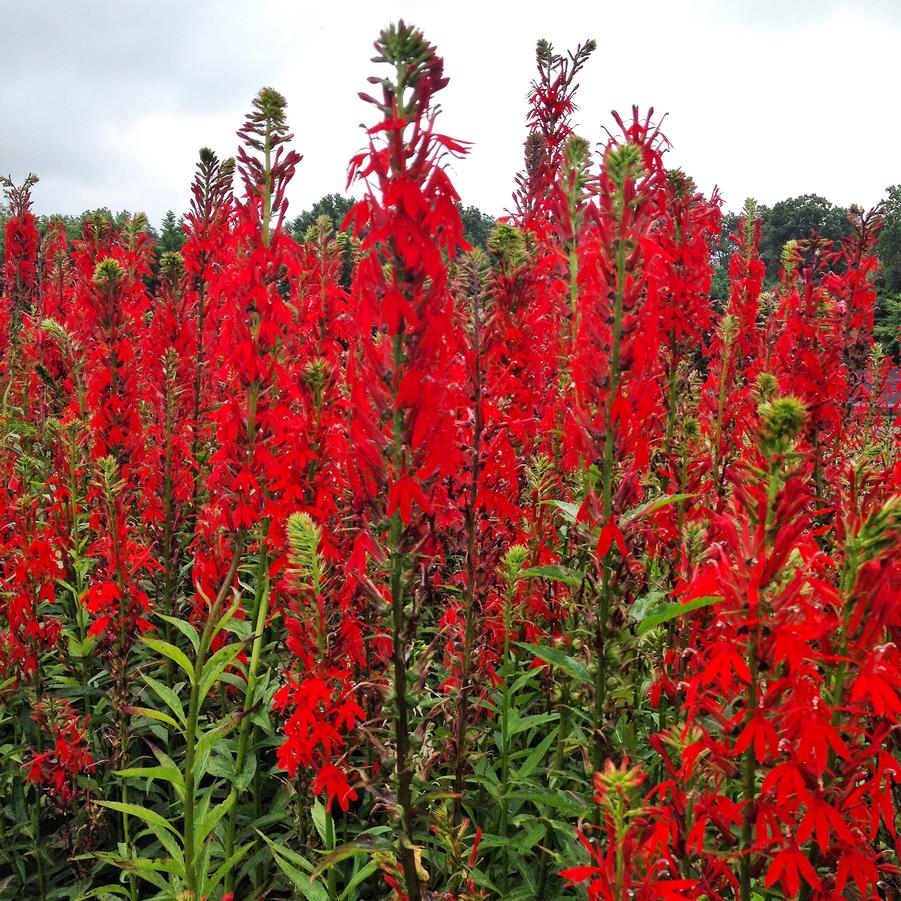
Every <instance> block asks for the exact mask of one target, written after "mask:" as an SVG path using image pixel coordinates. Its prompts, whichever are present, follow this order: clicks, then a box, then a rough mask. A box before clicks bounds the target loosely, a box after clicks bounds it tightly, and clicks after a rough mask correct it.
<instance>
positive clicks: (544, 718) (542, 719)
mask: <svg viewBox="0 0 901 901" xmlns="http://www.w3.org/2000/svg"><path fill="white" fill-rule="evenodd" d="M557 717H558V714H556V713H533V714H531V715H530V716H524V717H522V718H521V719H518V720H516V721H515V722H514V723H513V724H512V725H511V726H510V737H511V738H512V737H513V736H514V735H519V733H520V732H525V731H527V730H528V729H534V728H535V727H536V726H543V725H544V724H545V723H550V722H553V721H554V720H556V719H557Z"/></svg>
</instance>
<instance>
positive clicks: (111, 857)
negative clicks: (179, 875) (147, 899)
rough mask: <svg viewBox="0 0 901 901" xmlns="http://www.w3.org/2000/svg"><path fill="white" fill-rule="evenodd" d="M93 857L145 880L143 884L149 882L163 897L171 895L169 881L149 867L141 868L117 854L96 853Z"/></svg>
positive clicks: (134, 860) (135, 861)
mask: <svg viewBox="0 0 901 901" xmlns="http://www.w3.org/2000/svg"><path fill="white" fill-rule="evenodd" d="M95 856H96V857H97V859H98V860H103V861H105V862H106V863H109V864H112V865H113V866H114V867H118V868H119V869H120V870H125V872H127V873H134V874H135V875H136V876H138V877H140V878H141V879H143V880H145V882H149V883H150V884H151V885H153V886H156V888H158V889H159V890H160V891H161V892H163V893H164V895H166V894H169V895H171V886H170V885H169V880H168V879H163V877H162V876H160V874H159V873H158V872H157V871H155V870H153V869H150V868H149V867H141V866H140V865H139V864H138V860H137V859H134V858H130V857H120V856H119V855H118V854H112V853H111V852H109V851H98V852H97V853H96V855H95Z"/></svg>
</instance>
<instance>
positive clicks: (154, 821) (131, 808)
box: [96, 801, 177, 834]
mask: <svg viewBox="0 0 901 901" xmlns="http://www.w3.org/2000/svg"><path fill="white" fill-rule="evenodd" d="M96 803H97V804H98V805H99V806H100V807H108V808H109V809H110V810H116V811H118V812H119V813H126V814H128V815H129V816H133V817H137V818H138V819H139V820H143V821H144V822H145V823H147V824H148V825H153V826H158V827H160V828H161V829H168V830H169V831H170V832H172V833H173V834H177V833H176V829H175V827H174V826H173V825H172V824H171V823H170V822H169V821H168V820H167V819H166V818H165V817H163V816H160V815H159V814H158V813H157V812H156V811H155V810H150V809H149V808H147V807H141V805H140V804H126V803H124V802H122V801H97V802H96Z"/></svg>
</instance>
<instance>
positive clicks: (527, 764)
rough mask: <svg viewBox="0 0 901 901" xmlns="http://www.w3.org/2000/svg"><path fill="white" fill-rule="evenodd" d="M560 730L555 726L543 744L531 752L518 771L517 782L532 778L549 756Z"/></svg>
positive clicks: (543, 740)
mask: <svg viewBox="0 0 901 901" xmlns="http://www.w3.org/2000/svg"><path fill="white" fill-rule="evenodd" d="M558 728H559V727H557V726H554V728H553V729H551V731H550V732H548V734H547V735H545V737H544V738H543V739H542V740H541V743H540V744H539V745H537V746H536V747H535V748H534V749H533V750H532V751H531V753H530V754H529V756H528V757H527V758H526V759H525V760H524V761H523V764H522V766H521V767H519V769H517V770H516V773H515V778H516V779H517V781H521V780H524V779H527V778H528V777H529V776H531V775H532V773H533V772H534V771H535V768H536V767H537V766H538V764H539V763H541V761H542V760H544V755H545V754H547V752H548V750H549V748H550V746H551V745H552V744H553V743H554V741H555V740H556V738H557V731H558Z"/></svg>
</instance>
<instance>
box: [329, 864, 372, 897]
mask: <svg viewBox="0 0 901 901" xmlns="http://www.w3.org/2000/svg"><path fill="white" fill-rule="evenodd" d="M378 868H379V865H378V863H377V862H376V861H374V860H370V861H369V862H368V863H367V864H366V866H364V867H362V868H361V869H359V870H357V872H356V873H355V874H354V877H353V879H351V880H350V882H348V883H347V887H346V888H345V889H344V891H343V892H341V894H340V895H339V896H338V897H339V899H342V901H343V899H345V898H349V897H351V895H352V894H353V893H354V891H355V890H356V888H357V886H358V885H360V884H361V883H363V882H365V881H366V880H367V879H368V878H369V877H370V876H371V875H372V874H373V873H376V872H377V871H378Z"/></svg>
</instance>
